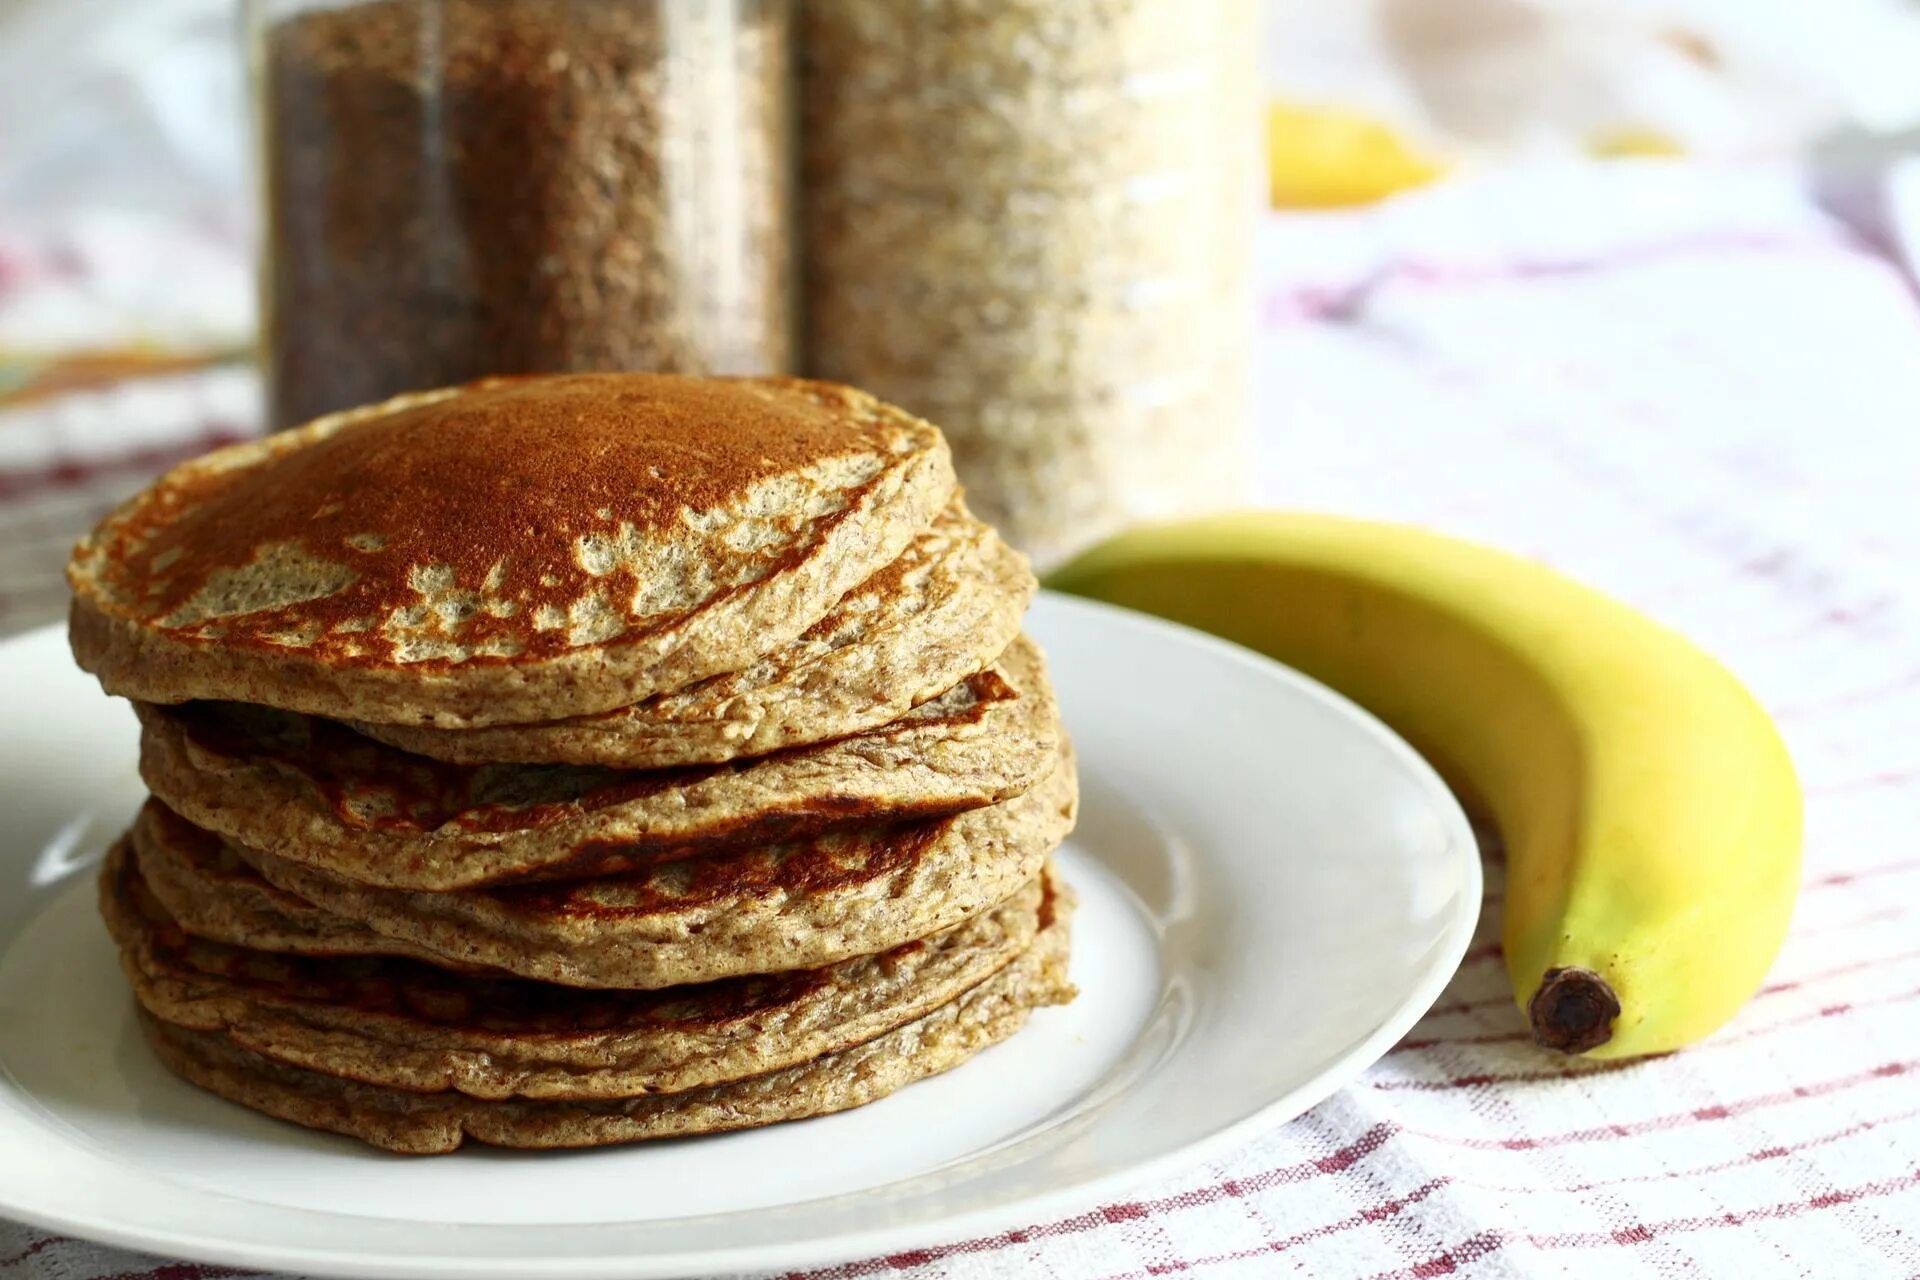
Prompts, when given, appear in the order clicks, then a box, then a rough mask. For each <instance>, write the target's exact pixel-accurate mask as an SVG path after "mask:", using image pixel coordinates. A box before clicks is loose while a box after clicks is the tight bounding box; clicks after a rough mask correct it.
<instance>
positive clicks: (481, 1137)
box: [141, 900, 1073, 1154]
mask: <svg viewBox="0 0 1920 1280" xmlns="http://www.w3.org/2000/svg"><path fill="white" fill-rule="evenodd" d="M1069 915H1070V902H1069V901H1066V900H1062V901H1061V902H1059V903H1058V909H1057V910H1055V911H1054V912H1053V913H1052V915H1051V918H1048V919H1045V920H1044V921H1043V922H1042V927H1041V929H1040V933H1039V936H1038V937H1037V938H1035V940H1034V942H1033V944H1032V945H1031V946H1029V947H1028V948H1027V950H1025V951H1024V952H1022V953H1021V954H1020V955H1019V956H1018V957H1017V958H1016V959H1015V960H1014V961H1013V962H1012V963H1010V964H1008V965H1006V966H1005V967H1004V968H1002V969H1001V970H1000V971H999V972H998V973H996V974H994V975H993V976H992V977H990V978H988V979H987V980H986V981H984V982H982V983H980V984H979V985H978V986H975V987H974V988H973V989H972V990H970V991H968V992H966V993H965V994H964V995H962V996H960V997H959V998H958V999H955V1000H953V1001H951V1002H949V1003H947V1004H945V1005H942V1006H940V1007H939V1008H937V1009H935V1010H934V1011H933V1012H931V1013H928V1014H926V1015H924V1016H923V1017H921V1018H919V1019H917V1020H915V1021H913V1022H909V1023H907V1024H905V1025H904V1026H901V1027H897V1028H895V1029H894V1030H892V1031H889V1032H887V1033H886V1034H884V1035H881V1036H878V1037H875V1038H874V1039H871V1040H868V1041H866V1042H865V1043H862V1044H858V1045H854V1046H851V1047H849V1048H845V1049H841V1050H838V1051H836V1052H833V1053H828V1054H825V1055H822V1056H821V1057H818V1058H815V1059H813V1060H812V1061H810V1062H803V1063H799V1064H796V1065H794V1066H791V1067H787V1068H784V1069H782V1070H779V1071H773V1072H769V1073H767V1074H765V1075H759V1076H753V1077H750V1078H748V1079H745V1080H739V1081H735V1082H732V1083H729V1084H720V1085H714V1086H710V1087H707V1088H701V1089H692V1090H687V1091H684V1092H678V1093H658V1094H647V1095H644V1096H639V1097H633V1098H627V1099H618V1100H611V1099H610V1100H599V1101H595V1100H584V1101H551V1100H545V1099H538V1100H536V1099H514V1100H505V1101H491V1100H484V1099H478V1098H470V1097H466V1096H464V1095H462V1094H459V1093H451V1092H440V1093H414V1092H407V1091H404V1090H399V1089H390V1088H384V1087H382V1086H379V1085H370V1084H362V1083H360V1082H357V1081H351V1080H343V1079H340V1078H338V1077H336V1076H331V1075H326V1074H323V1073H321V1072H318V1071H312V1070H308V1069H305V1068H302V1067H296V1066H289V1065H286V1064H284V1063H280V1062H276V1061H274V1060H273V1059H271V1058H267V1057H264V1056H262V1055H261V1054H258V1053H255V1052H253V1051H251V1050H249V1049H246V1048H244V1047H242V1046H241V1045H239V1044H238V1043H236V1042H235V1041H234V1040H233V1039H231V1038H230V1037H228V1036H226V1035H224V1034H222V1033H220V1032H217V1031H197V1030H191V1029H189V1028H186V1027H181V1026H177V1025H175V1024H172V1023H168V1022H163V1021H161V1020H159V1019H157V1018H155V1017H154V1016H153V1015H152V1014H150V1013H147V1012H146V1011H145V1010H142V1011H141V1025H142V1028H143V1029H144V1030H145V1032H146V1034H147V1038H148V1040H149V1042H150V1043H151V1044H152V1045H153V1047H154V1050H155V1052H156V1053H157V1054H158V1055H159V1057H160V1059H161V1061H162V1062H164V1063H165V1064H166V1065H167V1066H168V1067H169V1068H170V1069H172V1070H173V1071H174V1072H176V1073H177V1074H179V1075H180V1076H182V1077H184V1078H185V1079H187V1080H189V1081H191V1082H193V1083H194V1084H197V1085H199V1086H200V1087H201V1088H204V1089H207V1090H210V1091H211V1092H213V1093H217V1094H219V1095H221V1096H222V1097H225V1098H228V1099H231V1100H232V1101H234V1102H238V1103H240V1104H241V1105H243V1106H247V1107H251V1108H253V1109H254V1110H256V1111H263V1112H266V1113H267V1114H268V1115H273V1116H278V1117H279V1118H281V1119H283V1120H291V1121H293V1122H294V1123H296V1124H301V1125H305V1126H307V1127H308V1128H313V1129H326V1130H331V1131H332V1132H335V1133H342V1134H347V1135H349V1136H351V1137H356V1138H359V1139H361V1140H363V1141H365V1142H368V1143H371V1144H373V1145H374V1146H377V1147H383V1148H385V1149H387V1150H389V1151H397V1152H404V1153H409V1154H432V1153H440V1152H447V1151H452V1150H454V1149H456V1148H457V1147H459V1146H460V1144H461V1142H462V1141H463V1140H464V1139H466V1138H469V1137H471V1138H473V1139H475V1140H476V1141H479V1142H484V1143H490V1144H493V1145H496V1146H505V1147H594V1146H608V1145H612V1144H615V1143H623V1142H637V1141H641V1140H644V1139H649V1138H674V1137H687V1136H691V1135H694V1134H700V1133H716V1132H723V1131H726V1130H733V1129H746V1128H753V1127H756V1126H759V1125H765V1124H773V1123H776V1122H778V1121H782V1120H797V1119H801V1118H803V1117H807V1116H817V1115H825V1114H828V1113H830V1112H834V1111H844V1110H846V1109H848V1108H850V1107H857V1106H860V1105H862V1104H864V1103H868V1102H872V1101H874V1100H875V1099H877V1098H881V1097H884V1096H886V1095H887V1094H889V1093H892V1092H894V1091H895V1090H897V1089H899V1088H901V1087H903V1086H905V1085H908V1084H911V1083H913V1082H914V1081H916V1080H921V1079H924V1078H926V1077H927V1076H931V1075H936V1074H938V1073H939V1072H942V1071H946V1070H949V1069H951V1068H953V1067H955V1066H958V1065H959V1064H960V1063H962V1062H964V1061H966V1060H967V1059H968V1058H971V1057H972V1056H974V1055H975V1054H976V1053H978V1052H980V1050H982V1049H984V1048H986V1047H987V1046H989V1045H991V1044H994V1043H996V1042H998V1041H1000V1040H1004V1039H1006V1038H1007V1037H1008V1036H1010V1035H1012V1034H1013V1033H1014V1032H1015V1031H1018V1030H1019V1029H1020V1028H1021V1027H1022V1026H1023V1025H1025V1023H1026V1021H1027V1017H1028V1015H1029V1014H1030V1013H1031V1012H1032V1011H1033V1010H1034V1009H1036V1008H1039V1007H1043V1006H1046V1005H1052V1004H1064V1003H1065V1002H1067V1001H1068V1000H1070V999H1072V998H1073V987H1072V985H1071V983H1069V982H1068V980H1067V972H1066V969H1067V964H1066V962H1067V930H1068V923H1069Z"/></svg>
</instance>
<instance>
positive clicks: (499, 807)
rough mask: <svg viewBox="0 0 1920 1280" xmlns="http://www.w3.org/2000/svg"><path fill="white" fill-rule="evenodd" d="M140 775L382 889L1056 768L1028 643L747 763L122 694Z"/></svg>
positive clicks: (548, 863)
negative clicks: (913, 700) (674, 763)
mask: <svg viewBox="0 0 1920 1280" xmlns="http://www.w3.org/2000/svg"><path fill="white" fill-rule="evenodd" d="M137 710H138V712H139V715H140V720H141V746H140V770H141V775H142V777H143V778H144V779H145V780H146V783H147V785H148V787H150V788H151V789H152V791H153V794H154V795H155V796H157V797H159V799H161V800H162V801H164V802H165V803H166V804H167V805H168V807H169V808H171V809H173V810H175V811H176V812H178V813H180V814H181V815H182V816H184V817H185V818H187V819H188V820H189V821H192V822H194V823H197V824H199V825H200V826H204V827H207V828H209V829H212V830H215V831H218V832H220V833H221V834H222V835H225V836H229V837H231V838H233V839H234V840H235V841H237V842H239V843H240V844H243V845H246V846H248V847H250V848H253V849H258V850H261V851H262V852H266V853H271V854H274V855H275V856H277V857H281V858H284V859H287V860H289V861H293V862H298V863H303V864H306V865H309V866H313V867H316V868H319V869H321V870H324V871H328V872H331V873H334V874H337V875H340V876H344V877H346V878H347V879H350V880H356V881H360V882H363V883H367V884H374V885H380V886H382V887H386V888H400V889H417V890H448V889H463V888H474V887H479V886H482V885H488V884H496V883H502V882H507V881H512V880H521V879H534V878H537V879H561V878H567V879H577V878H581V877H584V876H596V875H605V874H609V873H612V872H618V871H623V870H631V869H638V868H643V867H645V866H647V865H650V864H652V863H655V862H660V861H665V860H669V859H672V858H674V857H678V856H683V855H685V854H686V853H687V851H689V850H698V849H700V848H706V847H713V846H717V845H719V844H721V843H725V844H728V845H750V844H756V843H768V842H771V841H775V840H783V839H790V838H793V837H797V836H803V835H806V834H808V833H810V832H813V831H819V830H825V829H828V828H832V827H839V826H848V825H854V824H860V823H875V822H890V821H898V820H904V819H908V818H914V817H921V816H935V815H940V814H945V813H956V812H960V811H962V810H966V809H973V808H979V807H981V806H983V805H988V804H993V803H995V802H998V801H1000V800H1005V799H1007V798H1009V797H1011V796H1014V795H1018V794H1019V793H1021V792H1024V791H1026V790H1027V789H1029V788H1030V787H1032V786H1033V785H1034V784H1035V783H1037V782H1038V781H1039V780H1040V779H1042V778H1044V777H1045V776H1046V775H1047V774H1048V773H1049V772H1051V771H1052V769H1053V767H1054V761H1055V759H1056V758H1057V756H1058V753H1059V714H1058V710H1057V708H1056V706H1055V702H1054V698H1053V691H1052V687H1051V685H1050V684H1049V683H1048V681H1047V676H1046V669H1045V664H1044V662H1043V660H1042V659H1041V657H1040V652H1039V649H1038V647H1037V646H1035V645H1034V644H1033V643H1032V642H1031V641H1029V640H1026V639H1024V638H1023V639H1020V640H1016V641H1015V642H1014V644H1013V645H1012V646H1011V647H1010V648H1009V649H1008V650H1007V652H1006V653H1005V654H1003V655H1002V657H1001V661H1000V662H999V663H998V664H996V665H995V666H993V667H991V668H989V669H988V670H986V671H982V672H979V673H977V674H975V675H971V676H968V677H967V678H966V679H964V680H962V681H961V682H960V683H959V684H957V685H955V686H954V687H953V688H952V689H950V690H948V691H947V692H946V693H945V694H943V695H941V696H940V697H938V698H935V699H933V700H932V701H931V702H926V703H922V704H921V705H920V706H918V707H916V708H914V709H913V710H912V711H910V712H908V713H907V714H906V715H904V716H902V717H901V718H900V719H898V720H896V721H894V722H893V723H891V724H886V725H880V726H878V727H875V728H872V729H868V730H865V731H864V732H862V733H858V734H855V735H853V736H851V737H847V738H842V739H840V740H838V741H835V742H828V743H822V744H820V745H818V746H813V747H803V748H799V749H796V750H794V751H788V752H782V753H780V754H777V755H772V756H767V757H764V758H761V759H757V760H748V761H738V762H734V763H731V764H722V765H707V766H699V767H695V768H691V769H687V770H669V771H660V772H654V773H629V772H625V771H614V770H608V769H605V768H602V767H599V766H578V765H453V764H443V763H436V762H432V761H427V760H424V759H422V758H420V757H417V756H411V755H408V754H407V753H405V752H402V751H400V750H398V749H396V748H393V747H389V746H386V745H384V744H382V743H378V742H375V741H374V740H372V739H370V738H367V737H364V736H362V735H360V734H358V733H355V732H354V731H352V730H351V729H347V728H344V727H342V726H340V725H338V724H336V723H334V722H332V721H329V720H323V719H319V718H316V717H311V716H303V715H300V714H299V713H298V712H285V711H273V710H270V709H266V708H259V707H250V706H246V705H244V704H240V703H214V702H197V703H190V704H188V705H187V706H185V707H178V708H169V707H161V706H156V705H153V704H139V705H138V707H137Z"/></svg>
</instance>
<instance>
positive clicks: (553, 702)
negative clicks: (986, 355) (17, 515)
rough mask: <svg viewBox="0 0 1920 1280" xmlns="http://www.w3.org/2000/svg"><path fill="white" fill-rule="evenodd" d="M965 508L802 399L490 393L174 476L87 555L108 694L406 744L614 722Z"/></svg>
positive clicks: (835, 408) (641, 378)
mask: <svg viewBox="0 0 1920 1280" xmlns="http://www.w3.org/2000/svg"><path fill="white" fill-rule="evenodd" d="M953 491H954V479H953V469H952V463H951V459H950V457H949V455H948V452H947V447H946V444H945V442H944V441H943V440H942V439H941V438H940V433H939V431H938V430H937V429H936V428H935V427H933V426H932V425H931V424H928V423H926V422H922V421H921V420H919V419H917V418H914V417H912V416H911V415H909V414H907V413H904V412H902V411H901V410H898V409H895V408H892V407H891V406H888V405H885V404H883V403H881V402H880V401H878V400H875V399H874V398H873V397H871V396H868V395H866V394H864V393H862V392H858V391H855V390H852V389H851V388H847V387H841V386H837V385H834V384H831V383H820V382H807V381H802V380H799V379H790V378H687V377H675V376H670V375H664V374H635V373H623V374H612V373H605V374H570V375H561V376H553V377H538V378H492V379H486V380H483V381H480V382H475V383H470V384H468V385H466V386H464V387H453V388H447V389H443V390H439V391H430V392H421V393H416V394H412V395H405V396H400V397H397V398H395V399H393V400H390V401H387V402H386V403H384V404H379V405H373V406H370V407H367V408H362V409H355V410H350V411H348V412H345V413H341V414H334V415H331V416H329V417H326V418H322V419H320V420H318V421H316V422H313V423H310V424H308V425H307V426H305V427H302V428H299V429H297V430H294V431H290V432H286V433H283V434H281V435H277V436H273V437H270V438H268V439H264V440H259V441H253V442H250V443H246V444H240V445H235V446H232V447H231V448H227V449H221V450H217V451H215V452H213V453H210V454H207V455H206V456H204V457H201V458H198V459H195V460H193V461H191V462H188V463H185V464H183V465H181V466H179V467H176V468H174V469H173V470H172V471H169V472H168V473H167V474H166V475H164V476H162V477H161V478H160V479H159V480H158V481H157V482H155V483H154V484H153V485H152V486H151V487H149V488H148V489H146V490H145V491H144V492H142V493H140V494H139V495H137V496H135V497H134V498H132V499H130V500H129V501H127V502H126V503H124V504H122V505H121V506H120V507H119V508H118V509H117V510H115V511H114V512H113V513H112V514H111V515H109V516H108V517H107V518H106V519H105V520H104V521H102V522H101V524H100V525H99V526H98V527H97V528H96V529H95V530H94V531H93V532H92V533H91V534H89V535H88V536H87V537H86V538H84V539H82V541H81V542H80V544H79V546H78V547H77V548H76V549H75V551H74V554H73V558H72V560H71V561H70V563H69V565H68V580H69V582H70V584H71V585H72V588H73V592H74V601H73V609H72V614H71V623H70V629H69V630H70V638H71V641H72V644H73V650H74V655H75V657H76V658H77V659H78V660H79V662H80V665H81V666H82V667H84V668H86V669H87V670H88V671H91V672H93V673H94V674H95V675H97V676H98V677H99V678H100V682H101V684H102V685H103V686H104V687H105V688H106V689H107V691H108V692H109V693H118V694H124V695H126V696H128V697H132V698H138V699H143V700H146V701H149V702H161V703H173V702H182V701H187V700H189V699H196V698H230V699H235V700H238V701H243V702H252V703H259V704H262V705H266V706H272V707H280V708H284V709H288V710H293V711H301V712H307V713H311V714H316V715H327V716H334V717H337V718H341V719H358V720H371V721H380V722H391V723H398V724H434V725H438V726H442V727H456V728H463V727H469V726H474V725H487V724H511V723H526V722H530V721H543V720H552V719H560V718H564V717H568V716H577V715H590V714H593V713H596V712H603V711H610V710H613V709H614V708H617V707H624V706H630V705H632V704H633V703H636V702H639V701H641V700H643V699H645V698H648V697H650V696H652V695H654V694H656V693H661V692H665V691H668V690H673V689H679V688H683V687H685V686H687V685H689V684H692V683H694V682H696V681H698V680H701V679H704V678H706V677H708V676H711V675H715V674H717V673H719V672H723V671H737V670H739V669H741V668H743V667H747V666H749V665H751V664H752V662H753V661H754V660H755V659H756V658H758V657H760V656H761V655H762V654H765V653H767V652H768V651H770V650H773V649H776V648H779V647H780V646H782V645H785V644H787V643H788V642H790V641H792V640H793V639H794V638H795V637H797V636H799V635H800V634H801V633H802V632H804V631H806V630H807V629H808V628H809V627H811V626H813V625H814V624H815V623H816V622H818V621H819V620H820V618H821V617H822V616H824V615H825V614H826V612H827V611H828V609H830V608H831V607H832V605H833V603H834V602H835V601H836V600H838V599H839V598H840V597H841V596H843V595H845V594H846V593H847V592H848V591H849V590H851V589H852V588H854V587H855V586H857V585H859V584H860V583H861V582H862V581H864V580H866V579H867V578H869V577H871V576H872V575H873V574H874V573H876V572H878V571H879V570H880V569H882V568H884V567H885V566H886V565H887V564H889V563H891V562H892V561H893V560H895V559H896V558H897V557H898V556H899V555H900V554H901V553H902V552H903V551H904V550H905V549H906V546H907V544H908V542H909V541H911V539H912V538H913V536H914V534H916V533H917V532H919V531H920V530H921V529H923V528H925V527H926V526H927V525H929V524H931V523H932V522H933V520H934V518H935V517H936V516H937V515H938V514H939V513H940V511H941V510H942V509H943V508H944V507H945V506H946V505H947V503H948V501H949V499H950V498H951V496H952V494H953Z"/></svg>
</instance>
